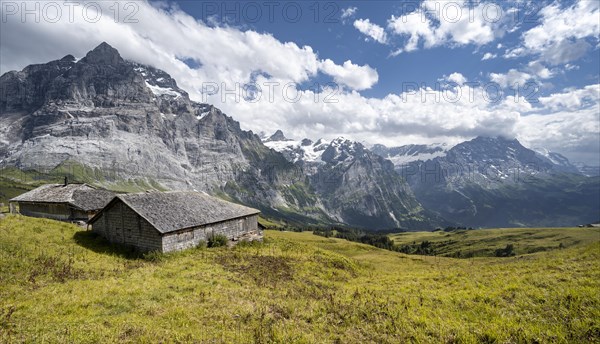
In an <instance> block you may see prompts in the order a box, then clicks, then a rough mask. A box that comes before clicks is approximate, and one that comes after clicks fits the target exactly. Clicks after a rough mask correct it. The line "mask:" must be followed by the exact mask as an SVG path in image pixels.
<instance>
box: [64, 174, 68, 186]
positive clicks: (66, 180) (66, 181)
mask: <svg viewBox="0 0 600 344" xmlns="http://www.w3.org/2000/svg"><path fill="white" fill-rule="evenodd" d="M67 184H69V180H68V179H67V176H65V185H63V186H67Z"/></svg>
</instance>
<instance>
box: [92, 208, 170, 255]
mask: <svg viewBox="0 0 600 344" xmlns="http://www.w3.org/2000/svg"><path fill="white" fill-rule="evenodd" d="M92 231H93V232H96V233H98V234H100V235H101V236H103V237H104V238H106V239H107V240H108V241H110V242H114V243H118V244H124V245H130V246H134V247H136V248H137V249H139V250H140V251H162V237H161V234H160V233H159V232H158V231H157V230H156V229H155V228H154V227H153V226H152V225H150V223H148V221H146V220H145V219H144V218H142V217H141V216H139V215H138V214H137V213H136V212H134V211H133V210H131V208H129V207H128V206H126V205H125V204H124V203H123V202H121V201H118V202H115V203H113V204H111V205H109V208H107V209H105V210H104V212H102V213H101V214H100V215H99V217H98V218H97V219H96V221H95V222H94V223H93V224H92Z"/></svg>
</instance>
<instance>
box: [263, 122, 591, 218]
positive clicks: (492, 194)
mask: <svg viewBox="0 0 600 344" xmlns="http://www.w3.org/2000/svg"><path fill="white" fill-rule="evenodd" d="M276 137H278V138H281V137H283V138H284V139H279V140H277V139H274V138H273V137H271V138H269V139H266V140H265V144H266V145H267V146H269V147H270V148H273V149H276V150H278V151H280V152H282V154H283V155H284V156H285V157H286V158H287V159H288V160H290V161H292V162H294V163H303V162H304V163H310V164H313V165H314V164H323V163H324V158H323V157H324V156H325V155H324V153H325V150H324V148H323V147H327V144H328V142H327V141H324V140H318V141H317V142H316V143H312V141H310V140H306V139H305V140H302V141H293V140H289V139H286V138H285V136H283V134H282V133H281V132H279V133H278V134H277V136H276ZM338 140H339V139H338ZM334 141H335V140H334ZM347 145H350V144H347ZM371 151H372V153H375V154H377V155H380V156H382V157H384V158H386V159H387V160H389V161H391V162H392V163H393V164H394V167H395V170H396V172H398V173H399V174H400V176H401V177H403V178H404V179H405V180H406V181H407V182H408V184H409V186H410V189H411V191H412V192H413V193H414V195H415V197H416V199H417V201H418V202H419V203H420V204H421V205H422V206H423V207H425V209H427V210H429V211H432V212H435V213H436V214H437V215H438V216H440V217H441V218H444V219H446V220H448V221H450V222H452V223H455V224H458V225H461V226H469V227H513V226H514V227H521V226H569V225H574V224H578V223H589V222H593V221H595V220H597V219H596V218H598V217H599V209H600V178H598V177H597V176H593V175H592V174H585V173H582V172H581V171H580V169H579V168H578V167H577V166H574V165H573V164H571V163H570V162H569V160H568V159H567V158H566V157H564V156H562V155H560V154H558V153H555V152H548V151H545V150H542V149H539V150H538V151H534V150H531V149H528V148H525V147H524V146H522V145H521V144H520V143H519V141H517V140H509V139H504V138H502V137H497V138H489V137H477V138H475V139H473V140H471V141H466V142H463V143H460V144H458V145H456V146H454V147H450V146H449V145H447V144H434V145H406V146H400V147H392V148H388V147H386V146H384V145H380V144H377V145H374V146H373V147H371ZM347 152H349V153H348V154H350V155H352V154H353V153H352V150H350V149H348V150H347Z"/></svg>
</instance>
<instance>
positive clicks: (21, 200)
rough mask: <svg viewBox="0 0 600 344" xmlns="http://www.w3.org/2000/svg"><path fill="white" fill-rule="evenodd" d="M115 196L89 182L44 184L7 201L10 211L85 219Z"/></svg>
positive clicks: (61, 219) (55, 218)
mask: <svg viewBox="0 0 600 344" xmlns="http://www.w3.org/2000/svg"><path fill="white" fill-rule="evenodd" d="M114 196H115V193H114V192H112V191H108V190H104V189H99V188H95V187H93V186H91V185H88V184H67V183H65V184H46V185H42V186H40V187H38V188H36V189H33V190H31V191H28V192H26V193H24V194H21V195H19V196H17V197H15V198H12V199H11V200H9V208H10V212H11V213H13V214H15V213H18V214H21V215H25V216H32V217H45V218H49V219H54V220H60V221H88V220H89V219H90V218H92V217H93V216H94V215H96V213H98V212H99V211H100V210H101V209H102V208H104V206H105V205H106V204H107V203H108V202H110V200H111V199H113V197H114Z"/></svg>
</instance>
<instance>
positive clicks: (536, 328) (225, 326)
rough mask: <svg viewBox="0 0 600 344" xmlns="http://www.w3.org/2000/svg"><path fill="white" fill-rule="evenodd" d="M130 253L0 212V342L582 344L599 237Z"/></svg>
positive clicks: (273, 244) (282, 239)
mask: <svg viewBox="0 0 600 344" xmlns="http://www.w3.org/2000/svg"><path fill="white" fill-rule="evenodd" d="M266 237H267V238H266V242H265V243H264V244H256V245H244V246H237V247H235V248H232V249H228V248H211V249H206V248H198V249H192V250H188V251H185V252H180V253H175V254H168V255H153V254H151V255H147V256H146V257H139V256H137V255H136V254H133V253H131V252H129V251H128V250H126V249H115V248H113V247H111V246H109V245H107V244H106V243H105V242H104V241H103V240H101V239H100V238H97V237H94V236H93V235H91V233H89V232H86V231H84V230H82V229H81V228H78V227H76V226H73V225H69V224H64V223H59V222H55V221H51V220H44V219H32V218H26V217H20V216H8V217H6V218H4V219H2V220H0V342H50V343H65V342H76V343H114V342H129V343H158V342H165V343H167V342H168V343H171V342H181V343H183V342H195V343H215V342H217V343H221V342H224V343H410V342H416V343H482V342H483V343H548V342H553V343H567V342H569V343H573V342H575V343H577V342H580V343H589V342H599V341H600V293H599V292H598V291H599V290H600V289H599V288H600V282H599V281H600V269H599V263H598V262H599V261H600V260H599V258H600V244H599V243H598V242H594V243H587V244H586V243H583V242H582V243H580V244H578V245H573V246H571V247H569V248H567V249H563V250H553V251H547V252H539V253H535V254H529V255H523V256H517V257H511V258H475V259H469V260H461V259H453V258H440V257H427V256H409V255H404V254H400V253H395V252H390V251H385V250H380V249H376V248H374V247H371V246H366V245H362V244H358V243H352V242H348V241H345V240H340V239H328V238H323V237H319V236H315V235H312V234H311V233H307V232H305V233H291V232H277V231H267V232H266Z"/></svg>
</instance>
